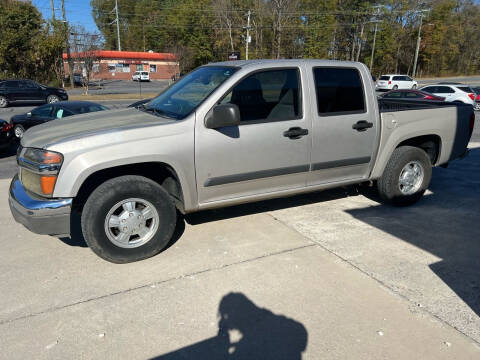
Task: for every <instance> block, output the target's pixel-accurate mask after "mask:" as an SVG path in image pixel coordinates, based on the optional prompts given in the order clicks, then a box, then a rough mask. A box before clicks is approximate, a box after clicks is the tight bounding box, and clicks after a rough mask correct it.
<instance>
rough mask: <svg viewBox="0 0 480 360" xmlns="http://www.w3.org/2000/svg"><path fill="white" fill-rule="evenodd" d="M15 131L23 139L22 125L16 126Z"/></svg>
mask: <svg viewBox="0 0 480 360" xmlns="http://www.w3.org/2000/svg"><path fill="white" fill-rule="evenodd" d="M13 131H14V133H15V136H16V137H17V138H19V139H21V138H22V137H23V132H24V131H23V128H21V127H20V126H16V127H15V129H14V130H13Z"/></svg>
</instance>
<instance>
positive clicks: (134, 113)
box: [10, 60, 474, 263]
mask: <svg viewBox="0 0 480 360" xmlns="http://www.w3.org/2000/svg"><path fill="white" fill-rule="evenodd" d="M473 123H474V113H473V109H472V107H471V106H469V105H461V104H446V103H432V102H415V101H404V102H394V101H388V100H377V97H376V95H375V90H374V84H373V82H372V77H371V75H370V72H369V71H368V68H367V67H366V66H365V65H363V64H361V63H356V62H340V61H326V60H325V61H324V60H276V61H272V60H253V61H237V62H224V63H215V64H209V65H206V66H202V67H200V68H198V69H196V70H195V71H193V72H191V73H190V74H188V75H186V76H185V77H183V78H182V79H181V80H180V81H178V82H176V83H175V84H173V85H172V86H170V87H169V88H167V89H166V90H165V91H163V92H162V93H161V94H160V95H159V96H158V97H156V98H155V99H153V100H151V101H150V102H148V103H147V104H144V105H141V106H139V107H138V108H128V109H122V110H113V111H103V112H97V113H92V114H84V115H78V116H74V117H70V118H68V120H67V119H60V120H55V121H52V122H49V123H47V124H44V125H39V126H36V127H34V128H32V129H30V130H28V131H27V132H26V133H25V136H24V137H23V139H22V143H21V147H20V149H19V152H18V159H17V161H18V165H19V173H18V175H17V176H15V178H14V179H13V180H12V184H11V188H10V208H11V211H12V213H13V216H14V218H15V219H16V221H18V222H19V223H22V224H23V225H25V226H26V227H27V228H28V229H30V230H31V231H33V232H36V233H39V234H50V235H64V234H69V233H70V228H71V226H70V224H71V222H72V219H73V218H75V217H74V216H72V214H73V213H75V212H79V213H81V228H82V231H83V236H84V238H85V240H86V242H87V244H88V245H89V246H90V248H91V249H92V250H93V251H94V252H95V253H96V254H97V255H99V256H101V257H102V258H104V259H106V260H108V261H111V262H116V263H125V262H131V261H137V260H141V259H145V258H148V257H150V256H153V255H155V254H157V253H159V252H160V251H161V250H162V249H163V248H165V246H167V244H168V243H169V241H170V240H171V238H172V234H173V233H174V230H175V226H176V223H177V216H180V213H183V214H186V213H190V212H194V211H199V210H203V209H211V208H219V207H225V206H229V205H234V204H239V203H245V202H253V201H258V200H264V199H269V198H274V197H281V196H288V195H294V194H299V193H304V192H310V191H318V190H324V189H328V188H332V187H337V186H343V185H348V184H356V183H364V182H368V183H371V184H376V186H377V188H378V191H379V194H380V197H381V199H383V200H384V201H385V202H388V203H391V204H393V205H408V204H413V203H415V202H416V201H417V200H419V199H420V198H421V196H422V195H423V193H424V192H425V190H426V189H427V187H428V186H429V183H430V179H431V175H432V167H433V166H438V165H444V166H445V165H446V164H448V162H449V161H452V160H453V159H456V158H459V157H462V156H464V155H466V152H467V144H468V142H469V139H470V136H471V133H472V130H473ZM76 218H78V216H77V217H76Z"/></svg>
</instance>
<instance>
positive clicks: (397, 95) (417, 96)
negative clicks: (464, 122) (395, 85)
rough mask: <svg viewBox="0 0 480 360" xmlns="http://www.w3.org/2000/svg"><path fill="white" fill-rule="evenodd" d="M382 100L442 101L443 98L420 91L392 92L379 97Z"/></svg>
mask: <svg viewBox="0 0 480 360" xmlns="http://www.w3.org/2000/svg"><path fill="white" fill-rule="evenodd" d="M381 97H382V98H383V99H406V100H436V101H444V100H445V98H444V97H441V96H436V95H433V94H430V93H427V92H425V91H421V90H413V89H412V90H408V89H405V90H392V91H389V92H387V93H385V94H383V95H382V96H381Z"/></svg>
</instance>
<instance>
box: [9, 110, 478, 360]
mask: <svg viewBox="0 0 480 360" xmlns="http://www.w3.org/2000/svg"><path fill="white" fill-rule="evenodd" d="M110 105H111V107H113V106H118V107H121V106H126V103H123V102H118V103H113V102H112V103H111V104H110ZM13 109H15V110H14V111H17V110H19V111H24V109H19V108H13ZM25 111H28V110H25ZM1 117H2V114H1V113H0V118H1ZM479 118H480V114H478V113H477V119H479ZM470 147H471V148H472V151H471V153H470V155H469V156H468V157H467V158H465V159H463V160H457V161H454V162H453V163H452V164H451V165H450V166H449V167H448V168H447V169H443V168H436V169H434V175H433V180H432V183H431V186H430V189H429V192H428V193H427V195H426V196H425V197H424V199H422V201H421V202H419V203H418V204H417V205H415V206H412V207H409V208H392V207H388V206H383V205H380V204H379V202H378V201H377V199H376V197H375V195H374V193H372V192H371V191H368V190H365V189H361V188H357V187H348V188H342V189H337V190H332V191H325V192H319V193H315V194H309V195H304V196H297V197H292V198H288V199H278V200H273V201H266V202H260V203H255V204H248V205H242V206H236V207H232V208H228V209H222V210H216V211H207V212H202V213H199V214H194V215H190V216H187V217H186V218H185V219H184V221H180V222H179V228H178V232H177V236H176V241H175V242H174V243H172V244H171V246H170V247H169V248H168V249H167V250H165V251H164V252H163V253H161V254H160V255H159V256H156V257H154V258H151V259H148V260H146V261H142V262H139V263H134V264H126V265H113V264H110V263H106V262H104V261H103V260H101V259H99V258H98V257H96V256H95V255H94V254H93V253H92V252H91V251H90V250H89V249H88V248H86V245H85V243H84V241H83V239H82V238H81V236H80V235H79V234H78V232H77V233H76V235H75V236H73V237H72V238H71V239H70V238H63V239H56V238H53V237H49V236H39V235H35V234H32V233H30V232H29V231H27V230H26V229H25V228H23V227H22V226H21V225H19V224H17V223H15V222H14V220H13V219H12V217H11V215H10V211H9V209H8V201H7V193H8V185H9V179H10V177H11V175H12V173H13V172H14V171H15V164H14V158H13V156H12V154H10V156H8V154H7V156H6V157H4V158H3V159H1V160H0V178H1V179H0V194H3V195H1V196H0V210H1V211H0V224H1V225H2V227H3V229H4V231H3V232H2V235H1V240H2V247H0V259H2V261H1V263H0V293H1V294H2V296H1V297H0V339H1V340H0V347H1V348H2V354H1V355H0V358H1V357H4V358H8V359H24V358H35V359H43V358H45V359H46V358H58V359H64V358H71V357H72V354H75V355H76V356H74V357H78V358H86V359H94V358H102V359H109V358H111V359H118V358H120V357H121V358H132V359H149V358H158V359H186V358H197V359H203V358H210V359H217V358H218V359H220V358H221V359H226V358H228V357H229V356H230V355H231V354H235V353H237V354H240V355H238V356H237V358H241V359H256V358H264V359H270V358H271V357H267V356H266V355H265V354H269V353H270V354H275V351H278V352H281V353H282V354H283V356H284V358H288V359H293V358H299V357H298V356H299V355H300V354H301V353H302V354H303V358H304V359H351V358H355V359H379V358H384V359H412V358H414V359H479V358H480V277H479V276H478V274H479V273H480V261H479V259H480V241H479V239H480V228H479V227H478V226H477V222H478V214H479V213H480V124H479V121H477V122H476V127H475V130H474V135H473V137H472V142H471V144H470ZM13 151H14V150H13ZM285 339H288V341H286V340H285ZM242 354H243V355H242ZM285 354H287V355H288V356H287V355H285ZM272 358H273V357H272ZM277 358H281V357H280V356H279V357H277Z"/></svg>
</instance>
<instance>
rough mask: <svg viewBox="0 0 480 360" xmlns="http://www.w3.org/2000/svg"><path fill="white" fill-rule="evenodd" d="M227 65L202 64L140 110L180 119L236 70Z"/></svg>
mask: <svg viewBox="0 0 480 360" xmlns="http://www.w3.org/2000/svg"><path fill="white" fill-rule="evenodd" d="M236 70H237V69H236V68H233V67H227V66H204V67H201V68H199V69H197V70H195V71H193V72H191V73H190V74H188V75H186V76H185V77H183V78H182V79H180V80H179V81H178V82H177V83H175V84H173V85H172V86H171V87H169V88H168V89H167V90H165V91H164V92H163V93H161V94H160V95H158V96H157V97H156V98H155V99H153V100H152V101H150V102H149V103H148V104H147V105H145V107H144V108H143V109H142V108H140V110H144V111H149V112H151V113H152V114H155V115H158V116H164V117H170V118H173V119H177V120H182V119H184V118H185V117H187V116H188V115H189V114H190V113H191V112H192V111H194V110H195V109H196V108H197V107H198V105H200V104H201V103H202V102H203V100H205V99H206V98H207V97H208V96H209V95H210V94H211V93H212V92H213V91H214V90H215V89H216V88H218V87H219V86H220V85H221V84H222V83H223V82H224V81H225V80H227V79H228V78H229V77H230V76H232V74H233V73H234V72H235V71H236Z"/></svg>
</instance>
